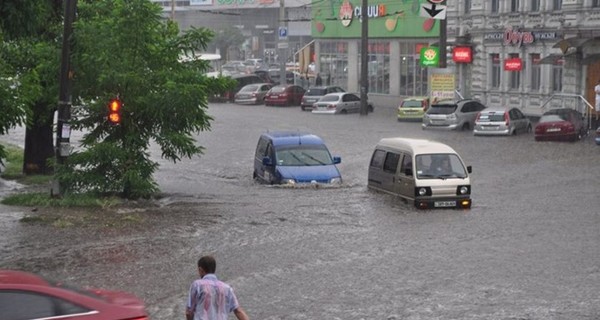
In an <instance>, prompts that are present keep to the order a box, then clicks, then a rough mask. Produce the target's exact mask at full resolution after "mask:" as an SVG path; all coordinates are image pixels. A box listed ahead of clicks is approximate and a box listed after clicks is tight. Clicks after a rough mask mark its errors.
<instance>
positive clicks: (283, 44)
mask: <svg viewBox="0 0 600 320" xmlns="http://www.w3.org/2000/svg"><path fill="white" fill-rule="evenodd" d="M289 47H290V44H289V43H288V42H277V49H287V48H289Z"/></svg>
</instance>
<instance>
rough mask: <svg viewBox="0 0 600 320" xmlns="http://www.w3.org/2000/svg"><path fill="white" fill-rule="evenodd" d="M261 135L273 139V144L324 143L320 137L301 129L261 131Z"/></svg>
mask: <svg viewBox="0 0 600 320" xmlns="http://www.w3.org/2000/svg"><path fill="white" fill-rule="evenodd" d="M262 135H263V137H267V138H269V139H270V140H271V141H273V145H274V146H281V145H296V144H298V145H300V144H311V145H315V144H316V145H320V144H324V142H323V140H322V139H321V138H320V137H318V136H316V135H314V134H311V133H308V132H302V131H268V132H265V133H263V134H262Z"/></svg>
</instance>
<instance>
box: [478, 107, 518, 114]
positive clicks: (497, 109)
mask: <svg viewBox="0 0 600 320" xmlns="http://www.w3.org/2000/svg"><path fill="white" fill-rule="evenodd" d="M511 109H517V108H515V107H489V108H485V109H483V110H481V113H492V112H506V111H508V110H511Z"/></svg>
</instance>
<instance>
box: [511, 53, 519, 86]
mask: <svg viewBox="0 0 600 320" xmlns="http://www.w3.org/2000/svg"><path fill="white" fill-rule="evenodd" d="M508 57H509V58H511V59H518V58H519V54H516V53H511V54H509V55H508ZM509 86H510V88H511V89H519V87H520V86H521V71H509Z"/></svg>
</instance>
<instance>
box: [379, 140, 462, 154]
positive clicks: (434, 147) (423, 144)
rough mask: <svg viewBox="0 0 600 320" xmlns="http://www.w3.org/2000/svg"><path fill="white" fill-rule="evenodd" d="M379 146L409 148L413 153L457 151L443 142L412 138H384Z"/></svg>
mask: <svg viewBox="0 0 600 320" xmlns="http://www.w3.org/2000/svg"><path fill="white" fill-rule="evenodd" d="M377 146H378V147H387V148H391V149H401V150H409V151H411V152H413V154H428V153H456V151H454V149H452V147H450V146H448V145H446V144H443V143H441V142H437V141H433V140H427V139H411V138H400V137H394V138H383V139H381V140H379V143H377Z"/></svg>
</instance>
